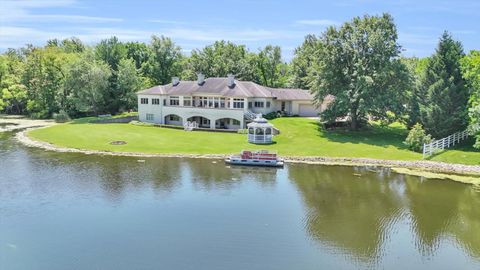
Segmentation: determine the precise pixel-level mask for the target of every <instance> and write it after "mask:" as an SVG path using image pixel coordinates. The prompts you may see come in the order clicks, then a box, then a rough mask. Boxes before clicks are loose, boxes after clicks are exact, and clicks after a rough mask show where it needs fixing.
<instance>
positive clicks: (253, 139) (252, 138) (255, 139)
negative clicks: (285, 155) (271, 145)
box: [248, 134, 273, 143]
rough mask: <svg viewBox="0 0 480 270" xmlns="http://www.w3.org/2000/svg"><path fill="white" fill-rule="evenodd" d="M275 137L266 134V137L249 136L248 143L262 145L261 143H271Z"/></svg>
mask: <svg viewBox="0 0 480 270" xmlns="http://www.w3.org/2000/svg"><path fill="white" fill-rule="evenodd" d="M272 138H273V135H270V134H266V135H255V134H248V141H249V142H253V143H261V142H271V141H272Z"/></svg>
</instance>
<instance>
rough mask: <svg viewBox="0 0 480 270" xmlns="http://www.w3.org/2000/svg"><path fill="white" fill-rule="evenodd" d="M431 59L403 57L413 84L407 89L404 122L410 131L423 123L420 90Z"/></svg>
mask: <svg viewBox="0 0 480 270" xmlns="http://www.w3.org/2000/svg"><path fill="white" fill-rule="evenodd" d="M428 60H429V58H416V57H411V58H405V57H402V58H401V61H402V63H403V64H404V65H405V66H406V67H407V69H408V73H409V77H410V79H409V81H410V82H411V84H410V85H409V86H408V87H407V88H406V104H405V106H406V108H405V110H406V111H405V114H406V115H405V116H404V122H405V123H406V124H407V127H408V128H409V129H410V128H412V127H413V126H414V125H415V124H417V123H420V122H421V114H420V102H421V100H422V98H423V97H422V92H421V90H420V87H421V85H420V82H421V81H422V77H423V75H424V73H425V69H426V66H427V64H428Z"/></svg>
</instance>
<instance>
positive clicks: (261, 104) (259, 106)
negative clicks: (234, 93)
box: [253, 101, 265, 108]
mask: <svg viewBox="0 0 480 270" xmlns="http://www.w3.org/2000/svg"><path fill="white" fill-rule="evenodd" d="M253 105H254V106H255V107H256V108H263V107H264V105H265V103H264V102H263V101H255V103H254V104H253Z"/></svg>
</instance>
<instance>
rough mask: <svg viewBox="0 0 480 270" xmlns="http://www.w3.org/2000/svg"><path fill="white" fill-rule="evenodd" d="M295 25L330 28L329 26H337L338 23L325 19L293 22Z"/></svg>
mask: <svg viewBox="0 0 480 270" xmlns="http://www.w3.org/2000/svg"><path fill="white" fill-rule="evenodd" d="M295 23H296V24H302V25H313V26H330V25H338V24H339V23H338V22H336V21H332V20H327V19H319V20H298V21H296V22H295Z"/></svg>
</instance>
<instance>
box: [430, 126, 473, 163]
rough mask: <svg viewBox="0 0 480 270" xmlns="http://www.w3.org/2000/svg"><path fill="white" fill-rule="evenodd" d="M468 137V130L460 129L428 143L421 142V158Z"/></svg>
mask: <svg viewBox="0 0 480 270" xmlns="http://www.w3.org/2000/svg"><path fill="white" fill-rule="evenodd" d="M467 137H468V132H467V131H466V130H465V131H460V132H457V133H454V134H452V135H450V136H448V137H445V138H442V139H440V140H436V141H433V142H431V143H429V144H423V158H425V157H428V156H431V155H433V154H434V153H435V152H437V151H441V150H444V149H445V148H449V147H451V146H454V145H455V144H457V143H459V142H460V141H461V140H464V139H466V138H467Z"/></svg>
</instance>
